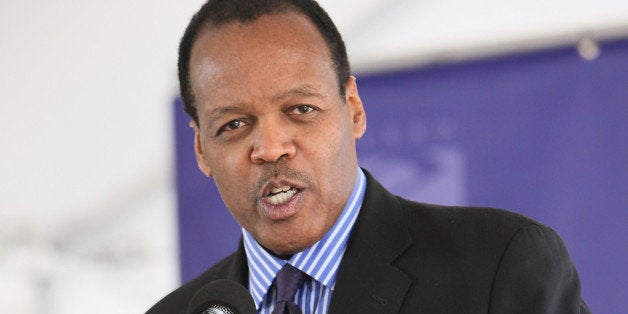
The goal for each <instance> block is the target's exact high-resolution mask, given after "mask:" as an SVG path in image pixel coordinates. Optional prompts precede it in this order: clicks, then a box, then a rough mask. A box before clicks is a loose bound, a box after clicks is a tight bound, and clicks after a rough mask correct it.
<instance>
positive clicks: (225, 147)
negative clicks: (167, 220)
mask: <svg viewBox="0 0 628 314" xmlns="http://www.w3.org/2000/svg"><path fill="white" fill-rule="evenodd" d="M215 2H218V1H215ZM221 2H222V1H221ZM224 2H225V3H230V2H232V1H224ZM235 2H237V3H239V2H240V1H235ZM245 2H247V3H248V2H255V3H257V1H250V0H248V1H242V3H243V6H244V3H245ZM262 2H264V3H265V2H266V1H259V3H262ZM272 2H274V1H272ZM301 2H304V1H299V3H301ZM212 3H213V2H212ZM227 6H230V4H227ZM206 7H207V6H206ZM210 7H212V6H210ZM262 7H263V5H262ZM247 8H248V7H247ZM264 12H265V13H263V14H256V15H255V17H252V18H246V19H244V20H240V19H236V20H234V19H229V20H227V21H225V22H221V23H217V24H216V25H209V24H208V25H207V26H203V27H201V28H200V29H199V31H198V32H197V34H196V35H195V36H194V40H193V42H192V43H191V47H190V53H189V56H188V57H187V59H188V60H189V61H188V64H187V67H188V68H189V71H187V72H188V73H187V74H186V76H187V77H188V79H189V80H188V81H189V83H188V84H189V86H188V87H187V88H188V89H189V92H190V95H193V98H194V102H193V106H194V108H195V110H196V113H197V120H195V121H191V122H190V126H191V127H192V128H193V129H194V132H195V152H196V159H197V162H198V165H199V168H200V169H201V171H203V173H205V174H206V175H207V176H212V177H213V178H214V181H215V182H216V185H217V187H218V190H219V192H220V195H221V197H222V199H223V201H224V202H225V204H226V205H227V208H228V209H229V211H230V212H231V213H232V214H233V216H234V217H235V218H236V220H237V221H238V222H239V223H240V225H242V226H243V227H244V228H245V229H246V230H247V231H249V232H250V233H251V234H252V235H253V236H254V237H255V239H256V240H257V241H258V242H259V243H260V244H261V245H263V246H264V247H266V248H267V249H269V250H270V251H272V252H274V253H275V254H278V255H288V254H293V253H296V252H299V251H302V250H304V249H305V248H307V247H309V246H311V245H312V244H314V243H315V242H316V241H318V240H319V239H320V238H321V237H323V236H324V235H325V233H326V232H327V231H328V230H329V229H330V228H331V227H332V226H333V224H334V223H335V221H336V219H337V218H338V216H339V215H340V213H341V212H342V209H343V208H344V205H345V203H346V201H347V200H348V198H349V195H350V194H351V191H352V189H353V187H354V185H355V179H356V176H357V156H356V148H355V140H356V139H357V138H359V137H361V136H362V134H363V133H364V131H365V128H366V116H365V113H364V109H363V107H362V102H361V100H360V97H359V95H358V91H357V86H356V83H355V78H353V77H349V76H347V78H346V79H345V80H344V81H343V82H342V84H341V86H342V88H341V89H342V91H343V92H342V93H340V92H339V87H338V86H339V85H338V84H339V81H338V80H339V75H338V73H339V72H338V66H337V65H336V64H335V62H334V61H333V59H332V55H333V53H330V49H329V48H328V45H327V41H326V39H325V37H324V36H323V35H322V34H321V32H320V31H319V27H317V25H316V23H314V22H313V21H312V19H311V18H310V17H309V16H308V15H306V14H304V13H303V12H302V11H301V10H300V9H298V8H297V7H295V6H292V5H288V6H287V7H285V9H282V10H271V11H264ZM266 12H268V13H266ZM218 16H219V17H224V15H223V14H218ZM246 16H249V15H246ZM334 29H335V28H334ZM184 40H185V39H184ZM343 51H344V49H343ZM347 70H348V67H347Z"/></svg>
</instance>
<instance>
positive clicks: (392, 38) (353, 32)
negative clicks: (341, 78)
mask: <svg viewBox="0 0 628 314" xmlns="http://www.w3.org/2000/svg"><path fill="white" fill-rule="evenodd" d="M319 2H320V3H321V5H322V6H323V7H325V8H326V9H327V10H328V11H329V12H330V14H331V15H332V18H334V19H335V20H336V21H337V23H338V26H339V28H340V31H341V32H342V33H343V35H344V37H345V41H346V42H347V47H348V50H349V54H350V58H351V61H352V63H353V65H354V67H355V68H356V69H357V70H360V71H374V70H382V69H387V68H391V67H402V66H408V65H411V66H414V65H417V64H424V63H432V62H446V61H451V60H458V59H466V58H473V57H481V56H486V55H489V56H490V55H497V54H502V53H507V52H516V51H521V50H531V49H538V48H545V47H554V46H562V45H568V44H575V43H577V42H579V41H580V40H582V39H593V40H605V39H611V38H616V37H625V36H628V1H620V0H606V1H593V0H586V1H569V0H553V1H542V0H527V1H499V0H482V1H462V0H441V1H430V0H393V1H384V0H365V1H331V0H323V1H319Z"/></svg>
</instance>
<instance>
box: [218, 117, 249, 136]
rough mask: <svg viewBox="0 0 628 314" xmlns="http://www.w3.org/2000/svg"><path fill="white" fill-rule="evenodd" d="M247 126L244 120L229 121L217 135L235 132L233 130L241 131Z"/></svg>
mask: <svg viewBox="0 0 628 314" xmlns="http://www.w3.org/2000/svg"><path fill="white" fill-rule="evenodd" d="M245 125H246V122H244V121H242V120H232V121H229V122H227V124H225V125H224V126H222V127H221V128H220V129H219V130H218V133H217V134H216V135H220V134H221V133H222V132H224V131H233V130H236V129H239V128H241V127H243V126H245Z"/></svg>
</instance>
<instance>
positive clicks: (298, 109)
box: [290, 105, 316, 114]
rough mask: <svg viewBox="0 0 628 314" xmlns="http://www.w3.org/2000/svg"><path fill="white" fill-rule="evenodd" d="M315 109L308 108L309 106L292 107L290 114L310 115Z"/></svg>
mask: <svg viewBox="0 0 628 314" xmlns="http://www.w3.org/2000/svg"><path fill="white" fill-rule="evenodd" d="M314 110H316V109H314V107H312V106H310V105H299V106H296V107H294V109H292V112H290V113H292V114H306V113H310V112H312V111H314Z"/></svg>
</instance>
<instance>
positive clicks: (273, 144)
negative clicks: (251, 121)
mask: <svg viewBox="0 0 628 314" xmlns="http://www.w3.org/2000/svg"><path fill="white" fill-rule="evenodd" d="M293 136H294V132H293V131H291V130H290V127H289V126H287V125H286V124H285V123H281V122H280V121H264V122H261V121H260V122H259V123H258V124H257V125H256V129H255V130H254V136H253V149H252V151H251V161H253V163H255V164H263V163H267V162H270V163H274V162H277V161H279V159H280V158H282V157H285V158H286V159H291V158H292V157H294V154H295V153H296V147H295V144H294V138H293Z"/></svg>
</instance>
